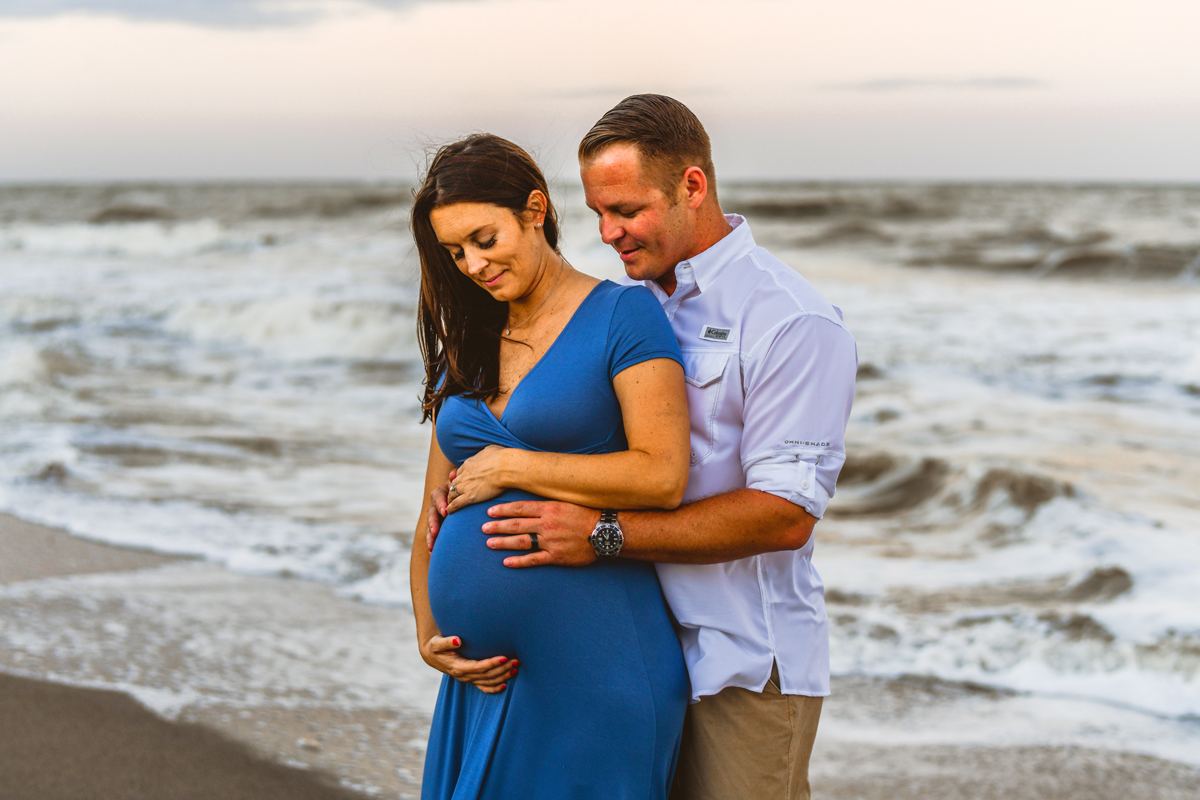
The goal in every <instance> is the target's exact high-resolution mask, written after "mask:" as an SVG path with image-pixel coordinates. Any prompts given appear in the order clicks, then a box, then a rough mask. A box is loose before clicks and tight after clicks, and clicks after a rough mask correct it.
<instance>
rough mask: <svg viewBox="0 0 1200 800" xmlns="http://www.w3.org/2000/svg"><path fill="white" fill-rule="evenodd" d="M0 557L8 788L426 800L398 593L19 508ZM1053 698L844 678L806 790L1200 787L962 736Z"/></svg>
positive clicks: (903, 792) (981, 795) (420, 728)
mask: <svg viewBox="0 0 1200 800" xmlns="http://www.w3.org/2000/svg"><path fill="white" fill-rule="evenodd" d="M0 553H2V554H3V557H2V558H0V565H2V566H0V580H2V581H3V585H2V586H0V671H2V672H3V673H6V675H2V676H0V708H2V710H3V713H0V741H2V742H4V745H5V746H4V747H3V748H0V798H4V799H5V800H7V799H8V798H14V799H16V798H31V799H32V798H38V799H39V800H52V799H54V798H82V797H96V796H102V797H106V798H118V797H119V798H130V799H131V800H133V799H136V798H147V799H148V798H176V797H178V798H191V797H197V798H198V797H227V798H239V797H247V798H250V797H254V798H272V797H291V798H338V797H351V796H354V795H355V794H358V795H367V796H374V797H385V798H406V797H416V796H418V794H419V791H420V772H421V763H422V758H423V744H424V739H425V735H426V731H427V728H428V719H429V710H430V708H431V707H432V704H433V701H434V697H435V693H436V687H437V677H438V676H437V675H436V674H434V673H433V672H432V671H431V670H429V669H428V668H427V667H425V666H424V665H423V664H422V663H421V661H420V658H419V657H418V656H417V654H416V649H415V646H414V644H413V634H412V630H411V628H412V625H411V618H410V616H409V614H408V613H407V611H405V610H404V609H395V608H383V607H379V606H371V605H365V604H363V603H361V602H357V601H354V600H350V599H346V598H343V597H339V596H338V595H337V594H336V592H335V590H334V589H333V588H331V587H329V586H327V585H322V584H317V583H312V582H308V581H300V580H286V579H279V578H266V577H254V576H246V575H238V574H235V573H231V572H229V571H227V570H225V569H223V568H222V567H219V566H216V565H213V564H209V563H204V562H200V561H193V560H180V559H173V558H168V557H163V556H159V555H155V554H152V553H146V552H141V551H137V550H126V549H122V548H116V547H110V546H107V545H102V544H96V543H92V542H89V541H85V540H82V539H78V538H75V537H72V536H70V535H69V534H66V533H64V532H62V531H57V530H53V529H51V528H46V527H43V526H40V525H33V524H29V523H26V522H23V521H21V520H18V519H15V518H13V517H9V516H0ZM414 697H421V698H424V699H425V702H426V705H425V706H424V707H423V708H422V707H413V703H412V698H414ZM1049 705H1051V704H1048V703H1047V702H1046V701H1034V700H1032V699H1031V698H1028V697H1023V696H1020V695H1016V694H1012V693H1005V692H999V691H996V690H992V689H986V688H983V687H976V686H971V685H964V684H953V683H947V682H940V681H931V680H927V679H915V678H914V679H900V680H885V679H878V678H842V679H835V681H834V695H833V697H832V698H830V700H829V701H827V703H826V706H825V713H824V717H823V719H822V732H821V735H820V736H819V737H818V741H817V747H816V752H815V754H814V756H813V767H812V769H813V772H812V782H813V789H814V796H816V797H827V798H839V799H840V798H845V799H846V800H849V799H850V798H881V799H882V798H890V799H891V800H903V799H904V798H914V799H915V798H946V799H947V800H950V799H951V798H971V799H972V800H985V799H986V798H1010V797H1022V798H1046V799H1047V800H1050V798H1055V799H1056V800H1061V799H1062V798H1075V797H1078V798H1089V799H1091V798H1113V799H1114V800H1116V798H1122V799H1127V798H1155V799H1156V800H1157V799H1159V798H1161V799H1162V800H1168V799H1171V800H1174V799H1175V798H1179V799H1181V800H1182V799H1183V798H1195V797H1197V796H1200V790H1198V789H1197V787H1200V769H1196V768H1194V767H1191V766H1188V765H1186V764H1183V763H1176V762H1171V761H1167V760H1163V759H1159V758H1153V757H1150V756H1146V755H1140V754H1136V753H1124V752H1114V751H1111V750H1107V749H1098V748H1089V747H1082V746H1072V745H1063V746H1058V745H1045V744H1041V745H1037V744H1030V743H1028V742H1025V743H1022V742H1020V741H1014V744H1013V745H1012V746H1009V747H996V746H987V745H979V746H972V745H969V744H968V745H965V746H964V745H960V744H954V742H955V738H956V737H958V739H959V740H960V741H969V740H970V738H971V737H970V736H969V735H959V734H956V733H955V726H959V727H961V728H962V729H964V730H965V729H969V728H971V727H976V726H988V725H992V724H996V720H999V719H1001V718H1005V719H1009V720H1011V719H1013V718H1014V717H1021V716H1022V715H1024V716H1025V717H1027V718H1029V724H1030V726H1031V728H1042V730H1041V731H1040V733H1042V734H1045V733H1046V731H1045V728H1046V720H1042V721H1041V722H1039V721H1038V720H1037V719H1036V718H1035V717H1036V715H1037V713H1039V712H1037V711H1036V710H1035V709H1038V708H1042V712H1040V713H1044V714H1045V715H1046V718H1047V719H1050V718H1053V717H1059V718H1064V719H1065V718H1069V716H1070V714H1069V709H1066V707H1064V708H1053V707H1047V706H1049ZM1050 727H1052V726H1050ZM1038 733H1039V731H1037V730H1032V729H1031V730H1030V731H1029V734H1030V735H1031V736H1032V735H1035V734H1038ZM1017 738H1018V739H1019V737H1017Z"/></svg>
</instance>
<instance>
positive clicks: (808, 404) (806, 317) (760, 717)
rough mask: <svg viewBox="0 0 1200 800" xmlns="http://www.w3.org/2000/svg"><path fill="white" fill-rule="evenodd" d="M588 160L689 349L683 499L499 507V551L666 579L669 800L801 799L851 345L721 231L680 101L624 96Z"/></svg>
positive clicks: (735, 231)
mask: <svg viewBox="0 0 1200 800" xmlns="http://www.w3.org/2000/svg"><path fill="white" fill-rule="evenodd" d="M579 161H580V174H581V176H582V178H583V184H584V190H585V195H586V199H587V204H588V207H589V208H591V209H592V210H593V211H594V212H595V213H596V215H597V217H598V218H599V222H600V234H601V237H602V238H603V240H604V242H605V243H606V244H609V245H611V246H612V247H613V248H614V249H615V250H617V252H618V253H619V254H620V256H621V260H622V261H623V262H624V264H625V271H626V274H627V275H628V277H629V279H630V281H640V282H643V283H644V284H645V285H646V286H647V287H649V288H650V290H651V291H653V292H654V294H655V296H657V297H658V299H659V300H660V302H661V303H662V305H663V309H664V310H665V311H666V313H667V316H668V318H669V319H670V320H671V324H672V327H673V328H674V330H675V334H676V336H677V338H678V340H679V345H680V348H681V350H682V351H683V358H684V372H685V375H686V380H687V391H688V404H689V410H690V415H691V431H692V432H691V439H692V453H691V471H690V475H689V483H688V489H687V493H686V495H685V496H684V505H682V506H681V507H680V508H678V509H675V510H672V511H621V512H620V513H614V512H611V511H604V512H601V511H598V510H595V509H588V508H582V507H579V506H574V505H571V504H568V503H558V502H524V503H510V504H505V505H500V506H496V507H495V508H494V509H492V510H491V513H492V516H494V517H496V518H497V519H496V521H494V522H489V523H488V524H487V525H485V526H484V533H486V534H492V535H493V536H492V538H489V539H488V546H489V547H492V548H494V549H498V550H504V549H512V550H528V549H529V548H530V547H531V546H534V545H533V539H532V537H531V536H530V535H529V534H537V537H538V538H537V545H536V546H537V547H538V548H539V550H537V551H536V552H533V553H528V554H526V555H520V556H510V557H508V558H507V559H505V562H504V563H505V564H506V565H508V566H511V567H514V568H520V567H536V566H540V565H546V564H557V565H563V566H582V565H586V564H590V563H592V562H593V561H595V560H596V559H597V558H612V557H620V558H637V559H643V560H649V561H654V562H657V569H658V574H659V578H660V581H661V583H662V587H663V593H664V595H665V596H666V599H667V602H668V605H669V606H670V608H671V611H672V612H673V613H674V615H675V618H676V619H677V620H678V623H679V636H680V640H681V642H682V645H683V651H684V658H685V660H686V662H687V666H688V674H689V677H690V678H691V684H692V701H693V702H692V704H691V705H690V706H689V709H688V714H687V721H686V723H685V726H684V733H683V743H682V747H681V750H680V756H679V764H678V768H677V771H676V779H675V785H674V788H673V790H672V798H681V799H682V800H710V799H711V800H743V799H744V798H808V796H809V786H808V760H809V755H810V754H811V752H812V746H813V741H814V739H815V737H816V730H817V722H818V719H819V717H820V713H821V703H822V698H823V697H825V696H826V695H828V694H829V641H828V640H829V635H828V622H827V619H826V616H825V605H824V587H823V585H822V583H821V579H820V577H819V576H818V575H817V573H816V571H815V570H814V569H813V566H812V560H811V557H812V551H813V541H812V531H813V526H814V525H815V523H816V521H817V520H818V519H819V518H820V517H821V516H822V514H823V513H824V511H825V507H826V505H827V504H828V502H829V499H830V498H831V497H832V496H833V492H834V485H835V483H836V480H837V475H838V472H839V471H840V469H841V467H842V464H843V463H844V461H845V445H844V436H845V428H846V421H847V419H848V418H849V414H850V406H851V402H852V400H853V394H854V378H855V372H856V369H857V355H856V351H855V344H854V339H853V338H852V337H851V335H850V334H849V332H848V331H847V330H846V329H845V327H844V326H843V325H842V320H841V313H840V312H839V311H838V310H837V309H836V308H835V307H834V306H832V305H830V304H829V303H828V302H827V301H826V300H825V299H824V298H823V297H822V296H821V295H820V294H819V293H818V292H817V291H816V290H815V289H814V288H813V287H812V285H811V284H809V283H808V282H807V281H806V280H804V279H803V278H802V277H800V276H799V275H798V274H797V273H796V272H794V271H793V270H791V269H790V268H788V267H787V266H786V265H784V264H783V263H781V262H780V261H778V260H777V259H775V258H774V257H773V256H771V255H770V254H769V253H768V252H767V251H766V250H764V249H762V248H761V247H757V246H756V245H755V243H754V239H753V237H752V236H751V233H750V227H749V225H748V224H747V223H746V221H745V220H744V219H743V218H741V217H739V216H736V215H730V216H726V215H725V214H724V213H722V211H721V207H720V204H719V203H718V200H717V192H716V183H715V178H714V170H713V165H712V156H711V147H710V144H709V139H708V135H707V133H706V132H705V131H704V127H703V126H702V125H701V124H700V121H699V120H698V119H697V118H696V117H695V115H694V114H692V112H691V111H690V110H689V109H688V108H687V107H686V106H684V105H683V104H682V103H680V102H678V101H676V100H673V99H671V98H668V97H663V96H660V95H635V96H633V97H629V98H626V99H625V100H623V101H622V102H621V103H619V104H618V105H617V106H616V107H615V108H613V109H612V110H611V111H609V112H608V113H607V114H605V115H604V116H603V117H602V118H601V119H600V121H599V122H597V123H596V124H595V126H593V127H592V129H591V131H589V132H588V134H587V136H585V137H584V139H583V141H582V143H581V144H580V146H579ZM434 499H435V502H434V503H433V507H434V508H435V509H442V508H444V506H445V497H444V495H442V496H435V498H434ZM438 521H439V520H438V519H437V518H436V512H432V513H431V524H430V530H431V536H432V535H436V528H437V522H438ZM500 534H504V535H500ZM512 534H518V535H512ZM614 768H615V769H619V768H620V767H619V765H614Z"/></svg>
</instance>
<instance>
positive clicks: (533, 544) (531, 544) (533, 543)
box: [529, 533, 542, 550]
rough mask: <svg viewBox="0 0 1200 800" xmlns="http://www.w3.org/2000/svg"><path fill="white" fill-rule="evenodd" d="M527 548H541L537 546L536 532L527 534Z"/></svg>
mask: <svg viewBox="0 0 1200 800" xmlns="http://www.w3.org/2000/svg"><path fill="white" fill-rule="evenodd" d="M529 549H530V550H541V549H542V548H540V547H538V543H537V534H536V533H531V534H529Z"/></svg>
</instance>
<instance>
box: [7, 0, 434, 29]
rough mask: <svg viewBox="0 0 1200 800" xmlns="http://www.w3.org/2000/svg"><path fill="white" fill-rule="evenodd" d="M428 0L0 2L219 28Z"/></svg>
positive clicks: (20, 8) (23, 13)
mask: <svg viewBox="0 0 1200 800" xmlns="http://www.w3.org/2000/svg"><path fill="white" fill-rule="evenodd" d="M422 2H429V0H359V2H358V3H348V2H345V0H3V2H0V18H2V17H25V18H30V17H50V16H56V15H59V14H69V13H80V12H83V13H92V14H104V15H110V16H118V17H125V18H127V19H138V20H156V21H171V22H189V23H193V24H196V25H205V26H209V27H220V28H243V27H262V26H269V25H295V24H298V23H304V22H311V21H312V20H315V19H320V18H321V17H323V16H326V15H327V14H328V13H329V12H330V11H331V10H334V9H336V7H337V6H339V5H342V6H353V5H363V4H365V5H371V6H377V7H381V8H403V7H406V6H414V5H418V4H419V3H422Z"/></svg>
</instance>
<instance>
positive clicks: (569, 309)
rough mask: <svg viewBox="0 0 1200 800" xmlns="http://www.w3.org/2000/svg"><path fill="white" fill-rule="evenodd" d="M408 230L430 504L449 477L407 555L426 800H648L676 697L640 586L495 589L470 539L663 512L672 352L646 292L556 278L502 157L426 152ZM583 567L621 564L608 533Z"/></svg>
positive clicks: (662, 762) (581, 573)
mask: <svg viewBox="0 0 1200 800" xmlns="http://www.w3.org/2000/svg"><path fill="white" fill-rule="evenodd" d="M629 213H630V214H635V213H638V212H637V209H629ZM412 229H413V236H414V238H415V240H416V243H417V249H418V252H419V254H420V258H421V305H420V310H419V325H420V336H421V345H422V353H423V355H424V358H425V368H426V385H425V397H424V409H425V416H426V418H429V417H432V418H433V419H434V422H435V426H434V431H433V441H432V442H431V444H430V451H429V466H428V471H427V474H426V486H425V489H426V496H427V497H428V496H429V494H430V493H431V492H432V491H433V490H434V489H435V488H437V487H440V486H442V485H443V484H444V483H445V482H446V481H447V480H448V479H450V477H451V475H454V476H455V477H454V486H453V488H452V490H451V492H450V497H451V498H452V500H453V502H452V503H451V507H450V512H451V513H450V514H449V516H447V518H446V520H445V522H444V523H443V525H442V528H441V531H440V533H439V535H438V538H437V544H436V546H435V547H434V548H433V550H432V554H431V553H430V552H429V550H428V549H427V548H425V547H421V546H420V545H419V544H418V545H416V546H414V547H413V558H412V568H411V570H412V571H411V579H412V595H413V609H414V612H415V615H416V621H417V633H418V638H419V642H420V647H421V655H422V656H423V658H424V659H425V661H426V662H427V663H429V664H430V665H431V666H433V667H434V668H435V669H438V670H441V671H442V672H443V673H445V677H444V678H443V679H442V686H441V690H440V692H439V693H438V701H437V709H436V711H435V712H434V717H433V725H432V728H431V730H430V734H429V749H428V752H427V755H426V760H425V774H424V784H423V787H422V798H424V799H425V800H449V799H450V798H454V800H474V799H475V798H486V800H517V799H518V798H519V799H520V800H564V799H566V798H604V799H605V800H617V799H618V798H638V800H664V799H665V798H666V796H667V792H668V788H669V786H670V782H671V776H672V773H673V771H674V768H675V756H676V752H677V749H678V745H679V736H680V732H681V730H682V727H683V715H684V709H685V705H686V702H687V697H688V685H687V673H686V670H685V667H684V663H683V657H682V655H681V653H680V647H679V642H678V640H677V639H676V637H675V633H674V630H673V629H672V627H671V621H670V617H669V615H668V613H667V609H666V606H665V604H664V602H663V598H662V592H661V590H660V588H659V585H658V579H657V577H656V576H655V572H654V568H653V566H652V565H650V564H648V563H642V562H635V561H629V560H624V559H616V558H600V559H598V560H597V562H596V563H595V564H593V565H591V566H589V567H584V568H582V569H565V568H559V567H540V568H538V569H533V570H524V569H510V568H508V567H506V566H504V564H503V558H504V553H508V554H509V555H513V554H512V553H510V552H509V551H504V552H503V553H502V552H498V551H495V550H491V549H489V548H488V547H487V545H486V540H487V536H486V535H485V534H483V533H482V530H481V528H482V526H483V524H484V523H485V522H487V521H488V519H489V518H488V515H487V509H488V508H489V507H490V506H492V505H494V504H495V503H499V502H509V501H514V500H530V499H538V498H553V499H559V500H568V501H572V502H575V503H581V504H584V505H588V506H591V507H594V508H603V509H610V510H615V509H625V508H647V507H657V508H670V507H674V506H677V505H678V504H679V502H680V499H681V497H682V495H683V490H684V488H685V484H686V481H687V470H688V455H689V442H688V417H687V407H686V403H687V401H686V395H685V391H684V381H683V370H682V367H681V366H680V361H681V357H680V353H679V347H678V345H677V343H676V341H675V337H674V334H673V333H672V331H671V328H670V326H669V324H668V322H667V320H666V317H665V316H664V314H663V312H662V309H661V308H660V306H659V304H658V302H657V301H656V300H655V299H654V297H653V295H651V294H650V293H649V292H648V291H647V290H646V289H645V288H643V287H640V286H636V287H623V286H618V285H616V284H614V283H611V282H609V281H599V280H597V279H595V278H592V277H589V276H587V275H584V274H583V273H581V272H578V271H576V270H575V269H573V268H572V267H571V266H570V265H569V264H568V263H567V262H566V261H565V260H564V259H563V257H562V255H561V254H560V253H559V252H558V222H557V218H556V215H555V212H554V207H553V205H552V204H551V202H550V196H549V190H548V188H547V186H546V181H545V178H543V177H542V174H541V172H540V171H539V170H538V168H537V166H536V165H535V164H534V162H533V160H532V159H531V158H530V157H529V156H528V154H526V153H525V152H524V151H523V150H521V149H520V148H519V147H517V146H516V145H514V144H512V143H510V142H507V141H505V140H503V139H500V138H498V137H495V136H490V135H477V136H472V137H469V138H467V139H464V140H462V141H460V142H457V143H455V144H452V145H448V146H446V147H444V148H442V149H441V150H440V151H439V152H438V153H437V155H436V156H435V158H434V160H433V162H432V164H431V165H430V168H429V173H428V175H427V176H426V179H425V182H424V185H423V186H422V187H421V189H420V191H419V192H418V193H417V196H416V199H415V202H414V205H413V209H412ZM428 511H429V501H428V500H426V504H425V507H424V508H422V510H421V519H422V521H423V522H422V525H421V528H420V529H419V530H418V531H417V536H416V539H415V541H416V542H417V543H420V542H423V541H425V524H424V520H426V519H427V518H428ZM605 519H606V522H607V517H606V518H605ZM600 534H603V535H602V536H600ZM531 545H532V546H533V547H536V542H531ZM596 546H597V550H598V552H609V553H611V552H612V551H614V550H616V549H617V548H618V546H619V537H618V535H617V533H616V531H615V530H613V529H611V528H607V527H604V526H598V544H597V545H596Z"/></svg>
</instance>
